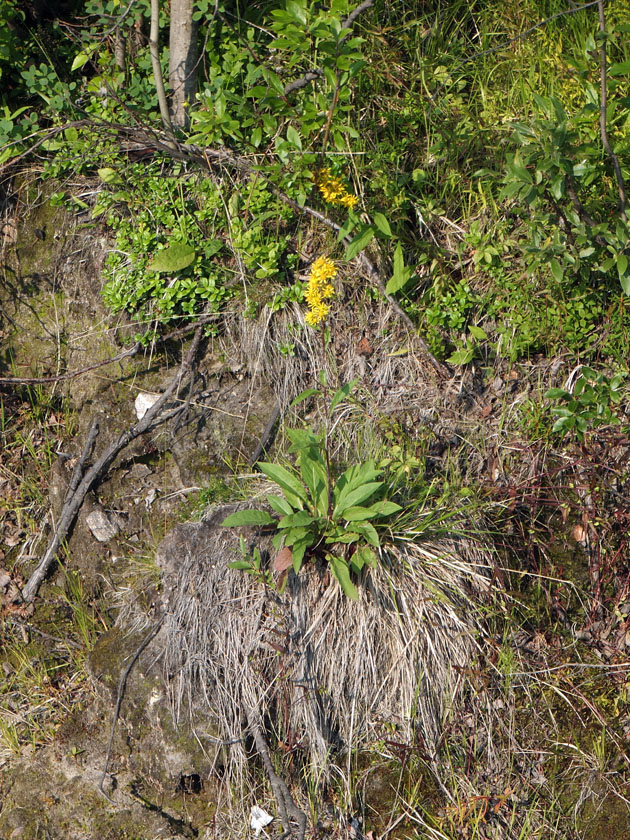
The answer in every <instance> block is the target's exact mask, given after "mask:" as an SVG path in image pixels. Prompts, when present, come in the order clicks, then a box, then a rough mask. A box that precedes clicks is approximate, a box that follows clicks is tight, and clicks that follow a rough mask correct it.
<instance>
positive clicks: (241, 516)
mask: <svg viewBox="0 0 630 840" xmlns="http://www.w3.org/2000/svg"><path fill="white" fill-rule="evenodd" d="M275 524H276V520H275V519H274V518H273V516H271V515H270V514H268V513H267V512H266V511H264V510H255V509H254V508H252V509H250V510H239V511H237V512H236V513H232V514H230V516H228V517H226V518H225V519H224V520H223V522H222V523H221V525H223V526H225V527H226V528H238V527H240V526H241V525H275Z"/></svg>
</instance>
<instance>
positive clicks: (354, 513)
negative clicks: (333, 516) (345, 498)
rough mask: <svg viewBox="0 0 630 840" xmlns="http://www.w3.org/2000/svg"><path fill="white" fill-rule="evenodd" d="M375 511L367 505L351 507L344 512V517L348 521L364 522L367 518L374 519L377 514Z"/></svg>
mask: <svg viewBox="0 0 630 840" xmlns="http://www.w3.org/2000/svg"><path fill="white" fill-rule="evenodd" d="M376 515H377V514H376V512H375V511H371V510H370V509H369V508H366V507H349V508H346V509H345V510H344V512H343V518H344V519H345V520H346V522H363V521H364V520H367V519H372V518H373V517H374V516H376Z"/></svg>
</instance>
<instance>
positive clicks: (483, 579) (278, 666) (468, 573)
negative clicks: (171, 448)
mask: <svg viewBox="0 0 630 840" xmlns="http://www.w3.org/2000/svg"><path fill="white" fill-rule="evenodd" d="M235 509H236V507H235V506H233V505H232V506H228V507H223V508H220V509H218V510H217V511H215V512H214V513H213V514H212V515H211V516H209V517H208V518H207V519H206V520H205V521H202V522H201V523H195V524H192V523H189V524H185V525H180V526H177V527H176V528H175V529H174V530H173V531H172V532H171V533H170V534H169V535H168V536H167V537H166V538H165V539H164V541H163V542H162V543H161V545H160V547H159V549H158V553H157V558H156V559H157V561H158V563H159V565H160V566H161V567H162V569H163V571H164V596H163V601H164V608H165V610H166V612H167V618H166V623H165V628H164V631H163V633H162V634H161V637H160V638H161V641H162V644H163V645H164V653H165V656H164V663H165V670H166V673H167V674H168V675H169V677H170V688H171V697H172V702H173V707H174V711H175V714H176V716H177V717H182V715H184V714H185V712H186V709H187V708H190V707H192V706H193V705H195V706H196V705H198V702H199V698H200V697H201V698H202V699H203V702H204V703H205V704H206V705H207V707H208V709H209V710H210V711H211V712H212V714H213V716H214V717H215V718H216V723H217V728H218V731H219V733H220V738H221V739H222V740H224V741H225V742H229V743H231V744H232V746H231V748H230V750H229V757H228V763H229V765H230V766H231V768H232V770H233V771H236V775H237V776H240V775H241V774H242V772H243V770H244V767H245V763H246V761H247V754H246V750H245V746H244V741H243V736H244V728H245V724H244V720H245V717H246V715H247V714H248V713H251V711H255V712H256V713H257V714H259V715H260V716H261V718H262V719H263V720H265V722H266V725H267V727H268V730H269V731H270V732H271V731H273V733H274V734H275V737H276V739H277V741H278V742H280V743H282V744H284V745H285V747H287V748H291V749H292V750H293V752H294V754H297V755H298V756H301V758H302V760H303V762H304V763H305V764H306V765H308V766H309V767H310V769H312V770H313V771H315V773H316V777H318V778H322V777H325V775H326V770H327V764H328V761H329V756H330V754H331V752H333V751H340V752H342V753H343V752H346V751H348V750H350V749H354V748H356V747H358V746H362V745H366V744H367V743H369V742H370V741H373V740H375V739H377V738H379V737H383V736H384V733H387V732H388V731H391V729H392V727H395V729H396V733H397V737H399V738H401V739H405V740H409V741H410V742H411V741H413V740H415V741H418V740H419V741H421V742H424V744H425V745H426V746H427V747H428V748H429V749H430V751H431V752H433V750H434V749H435V747H436V746H437V742H438V740H439V737H440V734H441V733H442V731H443V723H444V719H445V718H446V716H447V715H448V714H449V711H450V710H451V709H452V707H453V705H454V704H455V703H456V702H457V696H458V693H459V691H460V690H461V688H462V682H463V678H462V676H461V674H462V672H463V670H464V669H465V668H466V666H467V664H468V663H469V662H470V660H471V657H472V656H473V655H474V652H475V651H476V646H477V642H476V637H477V634H478V632H479V623H478V619H477V614H478V610H477V608H476V606H475V604H476V603H478V602H479V600H480V591H485V592H487V590H488V587H489V579H488V577H487V576H486V574H485V567H484V566H483V565H480V560H481V561H483V556H482V553H481V552H480V550H479V548H478V546H477V545H475V544H474V543H473V542H472V541H465V540H460V541H459V542H458V541H456V540H454V539H451V540H448V541H443V542H440V543H429V542H428V541H427V542H421V541H416V542H400V543H394V544H391V545H389V546H387V547H386V548H384V549H383V551H382V553H381V562H380V563H379V566H378V568H377V569H375V570H372V571H371V572H370V574H369V576H368V578H367V579H366V580H365V581H364V584H363V586H361V587H360V592H361V594H360V599H359V601H358V602H357V603H353V602H350V601H349V600H348V599H347V598H346V597H345V596H344V594H343V592H342V591H341V589H340V587H339V585H338V584H337V582H336V581H335V580H334V579H333V578H331V577H330V576H329V575H328V574H327V572H326V570H325V569H324V568H315V567H313V566H311V567H307V568H305V569H303V571H302V573H301V574H300V576H299V577H297V578H296V577H294V576H292V577H291V579H290V581H289V584H288V586H287V588H286V590H285V592H284V593H283V594H279V593H278V592H277V591H276V590H274V589H271V588H269V587H265V586H264V585H263V584H262V583H261V582H259V581H257V580H256V579H254V578H252V577H251V576H249V575H247V574H245V573H243V572H240V571H235V570H233V569H230V568H228V563H229V562H230V561H232V560H234V559H238V558H240V550H239V536H238V534H237V533H236V532H235V529H223V528H221V527H220V523H221V522H222V520H223V519H224V518H225V517H226V516H227V515H228V513H230V512H232V511H233V510H235ZM239 530H240V531H242V532H243V534H244V535H245V539H246V541H247V545H248V547H249V548H250V549H251V547H252V546H253V545H257V546H258V547H259V548H260V550H261V553H263V555H265V554H266V556H267V557H268V556H269V550H270V539H269V538H268V537H265V536H261V535H259V534H256V532H255V531H254V529H239Z"/></svg>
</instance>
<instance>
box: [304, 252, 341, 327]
mask: <svg viewBox="0 0 630 840" xmlns="http://www.w3.org/2000/svg"><path fill="white" fill-rule="evenodd" d="M336 275H337V269H336V267H335V264H334V262H333V261H332V260H329V259H327V257H318V258H317V259H316V260H315V262H314V263H313V265H312V266H311V273H310V274H309V278H308V286H307V287H306V293H305V295H304V297H305V298H306V302H307V303H308V305H309V307H310V312H307V313H306V317H305V319H304V320H305V321H306V323H307V324H308V325H309V327H316V326H317V325H318V324H321V323H322V321H325V320H326V316H327V315H328V312H329V310H330V306H329V305H328V304H327V303H326V302H325V301H327V300H330V298H331V297H333V296H334V294H335V289H334V288H333V285H332V283H331V282H330V281H331V280H333V279H334V277H335V276H336Z"/></svg>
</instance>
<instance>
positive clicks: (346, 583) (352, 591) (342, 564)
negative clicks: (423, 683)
mask: <svg viewBox="0 0 630 840" xmlns="http://www.w3.org/2000/svg"><path fill="white" fill-rule="evenodd" d="M327 557H328V562H329V563H330V569H331V571H332V573H333V575H334V576H335V577H336V579H337V581H338V582H339V585H340V586H341V588H342V589H343V591H344V592H345V593H346V595H347V596H348V598H351V599H352V600H353V601H358V600H359V593H358V592H357V588H356V586H355V585H354V584H353V583H352V581H351V580H350V569H349V568H348V564H347V563H346V561H345V560H342V559H341V557H335V555H334V554H329V555H327Z"/></svg>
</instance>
